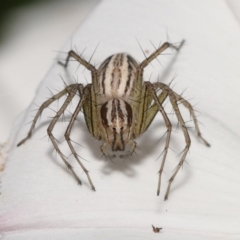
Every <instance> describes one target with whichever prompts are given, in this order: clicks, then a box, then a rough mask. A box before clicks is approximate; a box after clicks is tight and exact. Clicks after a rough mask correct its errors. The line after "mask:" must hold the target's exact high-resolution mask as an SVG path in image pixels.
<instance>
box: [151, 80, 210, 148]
mask: <svg viewBox="0 0 240 240" xmlns="http://www.w3.org/2000/svg"><path fill="white" fill-rule="evenodd" d="M153 85H154V86H155V88H160V89H162V90H164V89H166V90H167V91H171V92H172V93H173V94H174V95H175V97H176V99H177V102H180V103H182V104H183V106H184V107H186V108H187V109H188V110H189V112H190V115H191V116H192V118H193V123H194V126H195V129H196V131H197V136H198V137H199V138H200V139H201V140H202V141H203V143H204V144H205V145H206V146H207V147H210V144H209V143H208V142H207V141H206V140H205V139H204V138H203V137H202V133H201V132H200V128H199V126H198V121H197V117H196V115H195V112H194V109H193V107H192V105H191V104H190V103H189V102H188V101H187V100H185V99H184V98H183V97H181V96H180V95H179V94H177V93H176V92H174V91H173V90H172V89H171V88H170V87H169V86H168V85H166V84H164V83H153Z"/></svg>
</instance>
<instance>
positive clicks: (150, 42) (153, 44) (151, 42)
mask: <svg viewBox="0 0 240 240" xmlns="http://www.w3.org/2000/svg"><path fill="white" fill-rule="evenodd" d="M149 41H150V43H151V44H152V46H153V48H154V49H155V51H157V48H156V47H155V45H154V44H153V42H152V41H151V40H149ZM159 47H160V46H159ZM160 55H163V54H160ZM155 59H156V60H157V61H158V63H159V64H160V65H161V66H162V67H163V65H162V63H161V62H160V61H159V59H158V56H157V57H156V58H155Z"/></svg>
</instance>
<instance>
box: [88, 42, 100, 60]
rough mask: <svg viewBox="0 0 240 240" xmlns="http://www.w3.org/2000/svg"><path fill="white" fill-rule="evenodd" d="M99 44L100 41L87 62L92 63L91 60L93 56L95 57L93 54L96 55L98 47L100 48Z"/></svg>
mask: <svg viewBox="0 0 240 240" xmlns="http://www.w3.org/2000/svg"><path fill="white" fill-rule="evenodd" d="M99 44H100V42H98V44H97V46H96V47H95V49H94V51H93V53H92V55H91V57H90V58H89V60H88V62H87V63H90V62H91V60H92V58H93V56H94V54H95V52H96V51H97V49H98V46H99Z"/></svg>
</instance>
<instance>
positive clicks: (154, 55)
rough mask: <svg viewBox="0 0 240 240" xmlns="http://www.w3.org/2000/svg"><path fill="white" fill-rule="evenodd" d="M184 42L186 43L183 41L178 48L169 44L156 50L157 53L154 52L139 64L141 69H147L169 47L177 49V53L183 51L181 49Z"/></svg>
mask: <svg viewBox="0 0 240 240" xmlns="http://www.w3.org/2000/svg"><path fill="white" fill-rule="evenodd" d="M184 42H185V41H184V40H182V42H181V43H180V45H179V46H178V47H176V46H174V45H173V44H171V43H169V42H165V43H163V44H162V45H161V46H160V47H159V48H158V49H156V51H155V52H153V53H152V54H151V55H150V56H149V57H148V58H146V59H145V60H144V61H142V62H141V63H140V64H139V67H140V69H143V68H145V67H146V66H147V65H148V64H149V63H150V62H151V61H153V60H154V59H155V58H156V57H157V56H158V55H160V54H161V53H162V52H163V51H165V50H166V49H167V48H169V47H171V48H173V49H175V50H176V51H179V50H180V49H181V47H182V46H183V44H184Z"/></svg>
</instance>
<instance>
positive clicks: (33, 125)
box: [17, 84, 78, 147]
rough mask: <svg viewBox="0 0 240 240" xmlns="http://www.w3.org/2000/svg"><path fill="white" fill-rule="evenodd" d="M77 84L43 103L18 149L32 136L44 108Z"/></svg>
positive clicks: (69, 91)
mask: <svg viewBox="0 0 240 240" xmlns="http://www.w3.org/2000/svg"><path fill="white" fill-rule="evenodd" d="M77 85H78V84H72V85H69V86H68V87H66V88H65V89H64V90H62V91H61V92H59V93H58V94H55V95H54V96H52V97H51V98H50V99H48V100H47V101H45V102H44V103H43V104H42V105H41V106H40V108H39V109H38V111H37V114H36V115H35V117H34V119H33V122H32V125H31V127H30V130H29V132H28V134H27V136H26V137H25V138H24V139H22V140H21V141H20V142H19V143H18V144H17V146H18V147H19V146H20V145H22V144H23V143H24V142H25V141H26V140H28V139H29V138H30V137H31V136H32V132H33V130H34V128H35V125H36V122H37V120H38V118H39V117H40V115H41V114H42V112H43V110H44V109H45V108H47V107H48V106H49V105H50V104H52V103H53V102H54V101H56V100H57V99H59V98H61V97H62V96H64V95H66V94H69V93H71V91H72V89H74V88H75V87H76V86H77Z"/></svg>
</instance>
